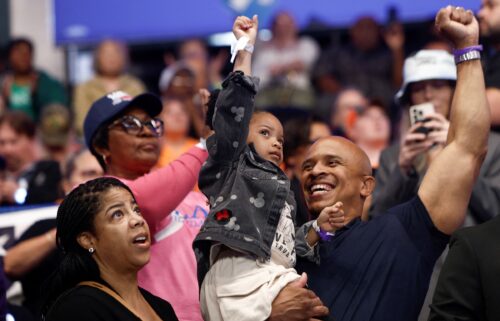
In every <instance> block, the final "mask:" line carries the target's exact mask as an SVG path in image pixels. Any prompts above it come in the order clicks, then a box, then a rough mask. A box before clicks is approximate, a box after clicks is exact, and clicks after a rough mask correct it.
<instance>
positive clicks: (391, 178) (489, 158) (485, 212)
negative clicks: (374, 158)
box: [369, 50, 500, 320]
mask: <svg viewBox="0 0 500 321" xmlns="http://www.w3.org/2000/svg"><path fill="white" fill-rule="evenodd" d="M403 77H404V83H403V85H402V87H401V89H400V90H399V92H398V93H397V94H396V100H398V101H399V103H400V105H401V106H402V107H403V117H402V119H401V133H402V134H401V140H400V141H399V142H396V143H393V144H392V145H391V146H390V147H388V148H387V149H386V150H384V151H383V152H382V155H381V157H380V165H379V168H378V171H377V173H376V176H375V179H376V187H375V190H374V192H373V199H372V204H371V207H370V212H369V214H370V217H372V218H374V217H377V216H379V215H381V213H384V212H385V211H386V210H387V209H389V208H391V207H393V206H395V205H397V204H401V203H403V202H406V201H408V200H410V199H411V198H412V197H414V196H415V195H417V191H418V188H419V186H420V184H421V182H422V179H423V177H424V175H425V173H426V171H427V169H428V168H429V166H430V164H431V163H432V162H433V161H434V160H435V159H436V157H437V156H438V155H439V154H440V152H441V151H442V150H443V148H444V147H445V145H446V139H447V137H448V129H449V124H450V123H449V118H450V109H451V104H452V97H453V93H454V90H455V83H456V65H455V61H454V58H453V56H452V55H451V54H449V53H448V52H446V51H443V50H420V51H419V52H417V53H416V54H415V55H413V56H411V57H409V58H407V59H406V61H405V65H404V71H403ZM499 157H500V135H498V134H495V133H490V136H489V139H488V153H487V155H486V159H485V160H484V163H483V165H482V167H481V170H480V172H479V176H478V178H477V180H476V183H475V185H474V188H473V190H472V195H471V198H470V201H469V205H468V208H467V216H466V219H465V225H467V226H470V225H475V224H479V223H482V222H485V221H487V220H489V219H490V218H492V217H493V216H495V215H497V213H500V196H499V195H500V174H499V173H500V172H499V169H500V162H499V161H498V159H499ZM449 174H450V175H453V173H451V172H450V173H449ZM442 262H443V261H442V260H439V261H438V262H437V264H436V266H435V268H434V274H433V276H432V279H431V284H430V289H429V292H428V295H427V298H426V303H424V308H423V310H422V313H421V317H420V319H419V320H426V319H427V314H428V304H429V303H430V299H431V294H432V293H433V292H434V286H435V283H436V280H437V276H438V272H439V271H440V267H441V265H442Z"/></svg>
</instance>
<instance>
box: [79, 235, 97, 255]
mask: <svg viewBox="0 0 500 321" xmlns="http://www.w3.org/2000/svg"><path fill="white" fill-rule="evenodd" d="M76 241H77V242H78V244H80V246H81V247H83V248H84V249H85V250H87V251H88V249H90V248H91V247H94V236H93V235H92V234H91V233H90V232H82V233H80V234H78V236H77V237H76Z"/></svg>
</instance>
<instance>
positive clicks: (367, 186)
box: [360, 175, 375, 198]
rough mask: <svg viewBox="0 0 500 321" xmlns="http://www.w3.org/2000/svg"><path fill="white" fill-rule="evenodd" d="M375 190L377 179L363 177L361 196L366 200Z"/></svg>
mask: <svg viewBox="0 0 500 321" xmlns="http://www.w3.org/2000/svg"><path fill="white" fill-rule="evenodd" d="M374 188H375V178H374V177H373V176H368V175H366V176H363V178H362V182H361V191H360V194H361V196H362V197H364V198H366V197H368V196H370V195H371V194H372V192H373V189H374Z"/></svg>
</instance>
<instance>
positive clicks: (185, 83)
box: [164, 69, 196, 98]
mask: <svg viewBox="0 0 500 321" xmlns="http://www.w3.org/2000/svg"><path fill="white" fill-rule="evenodd" d="M195 92H196V89H195V77H194V75H193V74H192V73H191V72H190V71H189V70H186V69H181V70H179V71H178V72H177V73H176V74H175V76H174V77H173V78H172V81H171V82H170V85H169V86H168V89H167V91H166V93H164V94H165V95H166V96H170V97H179V98H186V97H192V96H193V95H194V93H195Z"/></svg>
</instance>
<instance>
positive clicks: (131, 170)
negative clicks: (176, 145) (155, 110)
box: [98, 106, 160, 179]
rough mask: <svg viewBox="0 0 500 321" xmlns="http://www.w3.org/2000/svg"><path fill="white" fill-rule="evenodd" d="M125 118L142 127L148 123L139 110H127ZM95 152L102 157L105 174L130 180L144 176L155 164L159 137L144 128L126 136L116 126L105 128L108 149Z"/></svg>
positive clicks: (135, 108) (123, 129) (133, 108)
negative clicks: (130, 117)
mask: <svg viewBox="0 0 500 321" xmlns="http://www.w3.org/2000/svg"><path fill="white" fill-rule="evenodd" d="M127 115H130V116H133V117H136V118H137V119H138V120H139V121H141V122H142V123H144V122H146V121H150V120H151V119H152V118H151V117H150V116H149V115H148V114H147V113H146V112H145V111H144V110H143V109H142V108H139V107H134V106H131V107H129V108H127V110H126V112H125V114H124V116H127ZM121 118H122V117H120V118H119V119H121ZM99 149H100V148H99ZM98 152H99V153H100V154H101V155H103V156H105V158H106V162H107V168H108V172H113V173H114V175H116V176H119V177H125V178H129V179H133V178H137V177H139V176H141V175H143V174H145V173H148V172H149V171H150V170H151V168H152V167H153V166H154V165H155V164H156V162H157V161H158V157H159V155H160V143H159V137H158V136H157V135H156V133H155V132H154V131H153V130H152V129H151V128H149V127H148V126H143V127H142V129H141V130H140V132H139V133H138V134H136V135H134V134H130V133H128V132H127V131H126V129H125V128H124V127H123V126H121V125H120V122H118V123H116V124H115V125H114V126H110V127H109V128H108V148H107V149H102V150H101V149H100V150H98Z"/></svg>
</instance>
